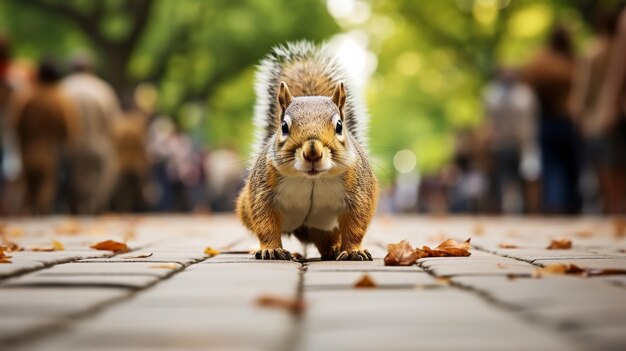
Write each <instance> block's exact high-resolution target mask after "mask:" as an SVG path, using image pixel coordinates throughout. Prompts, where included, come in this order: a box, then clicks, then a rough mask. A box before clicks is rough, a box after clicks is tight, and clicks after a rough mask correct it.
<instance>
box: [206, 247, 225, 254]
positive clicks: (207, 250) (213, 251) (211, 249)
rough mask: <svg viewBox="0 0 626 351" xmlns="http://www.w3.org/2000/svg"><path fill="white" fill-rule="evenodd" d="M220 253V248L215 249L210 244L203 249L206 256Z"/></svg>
mask: <svg viewBox="0 0 626 351" xmlns="http://www.w3.org/2000/svg"><path fill="white" fill-rule="evenodd" d="M220 253H221V251H220V250H216V249H214V248H212V247H210V246H209V247H207V248H206V249H204V254H205V255H207V256H215V255H219V254H220Z"/></svg>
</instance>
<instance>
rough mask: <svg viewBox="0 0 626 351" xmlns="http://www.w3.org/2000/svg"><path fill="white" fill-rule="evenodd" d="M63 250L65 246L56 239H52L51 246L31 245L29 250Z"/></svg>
mask: <svg viewBox="0 0 626 351" xmlns="http://www.w3.org/2000/svg"><path fill="white" fill-rule="evenodd" d="M63 250H65V246H63V244H61V242H59V241H58V240H54V239H52V247H33V248H32V249H31V251H37V252H51V251H63Z"/></svg>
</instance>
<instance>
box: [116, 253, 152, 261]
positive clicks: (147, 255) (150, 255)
mask: <svg viewBox="0 0 626 351" xmlns="http://www.w3.org/2000/svg"><path fill="white" fill-rule="evenodd" d="M148 257H152V252H150V253H148V254H142V255H137V256H130V257H122V258H123V259H125V260H133V259H136V258H148Z"/></svg>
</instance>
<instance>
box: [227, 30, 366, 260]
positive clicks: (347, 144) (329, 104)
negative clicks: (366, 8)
mask: <svg viewBox="0 0 626 351" xmlns="http://www.w3.org/2000/svg"><path fill="white" fill-rule="evenodd" d="M346 78H347V73H346V71H345V69H343V68H342V67H341V66H340V65H339V63H338V62H337V60H336V58H335V56H334V55H332V54H331V53H330V52H329V50H328V49H327V48H326V47H325V46H317V45H315V44H313V43H311V42H308V41H300V42H295V43H287V44H285V45H279V46H277V47H274V48H273V49H272V50H271V52H270V54H269V55H268V56H266V57H265V58H264V59H263V60H262V61H261V64H260V65H259V68H258V70H257V74H256V82H255V93H256V96H257V101H256V106H255V111H254V121H255V126H256V130H257V142H256V145H255V146H254V148H253V152H254V155H253V162H252V166H251V168H250V170H249V175H248V178H247V180H246V184H245V186H244V188H243V189H242V190H241V193H240V195H239V197H238V199H237V204H236V213H237V215H238V217H239V218H240V220H241V221H242V223H243V225H244V226H246V227H247V228H248V229H249V230H251V231H252V232H253V233H254V234H255V235H256V236H257V237H258V239H259V242H260V249H259V250H258V251H256V252H254V255H255V257H256V258H257V259H262V260H292V259H293V257H292V255H291V253H290V252H289V251H287V250H285V249H283V247H282V235H283V234H286V235H287V234H293V235H294V236H295V237H296V238H298V239H299V240H300V241H301V242H303V243H305V244H307V243H313V244H314V245H315V246H316V247H317V249H318V250H319V252H320V255H321V258H322V259H323V260H372V255H371V254H370V253H369V252H368V251H367V250H365V249H363V248H362V247H361V243H362V241H363V237H364V236H365V234H366V231H367V228H368V226H369V224H370V222H371V219H372V217H373V215H374V212H375V209H376V203H377V198H378V181H377V179H376V176H375V175H374V172H373V171H372V168H371V166H370V163H369V160H368V156H367V151H366V147H367V140H366V131H367V122H368V119H369V116H368V114H367V112H366V110H365V108H364V106H363V104H362V103H361V102H360V100H359V99H357V96H356V93H355V90H354V89H353V88H352V87H351V85H350V84H349V82H348V81H347V79H346Z"/></svg>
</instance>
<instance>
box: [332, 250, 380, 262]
mask: <svg viewBox="0 0 626 351" xmlns="http://www.w3.org/2000/svg"><path fill="white" fill-rule="evenodd" d="M371 260H372V254H370V252H369V251H367V250H353V251H342V252H341V253H340V254H339V256H337V261H371Z"/></svg>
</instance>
